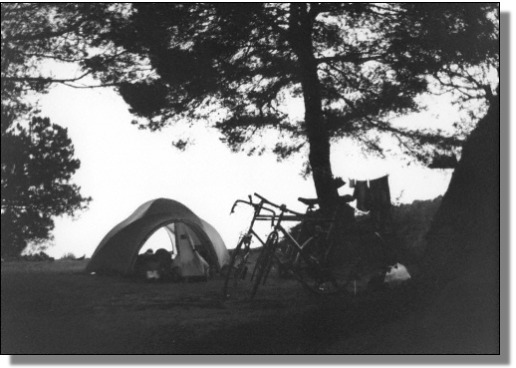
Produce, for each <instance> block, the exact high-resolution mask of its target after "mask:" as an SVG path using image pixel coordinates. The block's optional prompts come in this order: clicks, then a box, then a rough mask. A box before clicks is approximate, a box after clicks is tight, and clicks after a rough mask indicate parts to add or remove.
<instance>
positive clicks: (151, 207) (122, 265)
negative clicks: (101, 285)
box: [86, 198, 229, 277]
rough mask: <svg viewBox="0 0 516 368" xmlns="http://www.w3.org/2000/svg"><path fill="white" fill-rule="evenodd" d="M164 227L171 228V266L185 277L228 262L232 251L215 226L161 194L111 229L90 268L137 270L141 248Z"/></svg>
mask: <svg viewBox="0 0 516 368" xmlns="http://www.w3.org/2000/svg"><path fill="white" fill-rule="evenodd" d="M161 228H163V229H165V230H166V231H167V233H168V235H169V238H170V241H171V245H172V251H173V253H174V254H175V258H174V260H173V261H172V262H171V263H170V268H174V267H175V268H176V270H177V271H178V272H179V274H180V275H181V276H182V277H194V276H200V277H207V276H208V275H209V269H212V270H215V271H219V270H220V269H221V268H222V267H223V266H224V265H226V264H227V262H228V260H229V254H228V251H227V249H226V246H225V244H224V241H223V240H222V238H221V236H220V235H219V233H218V232H217V230H215V228H214V227H213V226H211V225H210V224H208V223H207V222H206V221H204V220H202V219H201V218H199V217H198V216H197V215H195V214H194V213H193V212H192V211H191V210H190V209H188V208H187V207H186V206H184V205H183V204H181V203H179V202H177V201H174V200H171V199H166V198H159V199H155V200H152V201H149V202H146V203H144V204H142V205H141V206H140V207H138V209H137V210H136V211H134V213H133V214H132V215H130V216H129V217H128V218H127V219H125V220H124V221H122V222H121V223H119V224H118V225H116V226H115V227H114V228H113V229H112V230H111V231H109V232H108V234H107V235H106V236H105V237H104V239H102V241H101V242H100V244H99V245H98V247H97V249H96V250H95V252H94V253H93V255H92V257H91V260H90V262H89V263H88V265H87V266H86V271H87V272H90V273H91V272H96V273H118V274H122V275H131V274H134V273H135V272H136V271H137V269H136V266H137V265H139V263H138V264H137V259H138V252H139V250H140V249H141V248H142V246H143V245H144V243H145V241H146V240H147V239H149V237H150V236H151V235H152V234H153V233H155V232H156V231H157V230H159V229H161ZM164 251H166V250H165V249H164ZM156 253H158V252H156ZM167 253H168V252H167ZM151 256H152V257H154V256H156V254H154V255H151ZM156 267H159V262H158V265H157V266H156ZM150 271H153V270H150ZM154 276H155V274H153V276H152V277H154Z"/></svg>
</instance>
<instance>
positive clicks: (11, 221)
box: [2, 117, 91, 256]
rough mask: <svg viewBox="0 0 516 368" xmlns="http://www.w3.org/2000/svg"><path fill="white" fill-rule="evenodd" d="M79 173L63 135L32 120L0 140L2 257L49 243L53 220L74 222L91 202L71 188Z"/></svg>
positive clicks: (61, 130) (41, 120) (45, 121)
mask: <svg viewBox="0 0 516 368" xmlns="http://www.w3.org/2000/svg"><path fill="white" fill-rule="evenodd" d="M79 167H80V161H79V160H77V159H76V158H74V148H73V145H72V142H71V140H70V138H69V137H68V134H67V131H66V129H64V128H62V127H60V126H59V125H56V124H51V123H50V120H49V119H48V118H38V117H34V118H32V120H31V121H30V123H29V128H28V129H27V128H25V127H23V126H22V125H21V124H17V125H16V127H15V129H11V130H9V131H8V132H6V133H5V134H3V135H2V256H6V255H7V256H15V255H18V254H20V253H21V252H22V251H23V249H25V247H26V246H27V243H28V242H41V241H44V240H46V239H48V238H49V237H50V232H51V230H52V229H53V227H54V222H53V217H55V216H60V215H65V214H66V215H70V216H72V215H73V214H74V213H75V212H76V211H78V210H82V209H84V208H85V207H86V206H87V204H88V202H89V201H90V200H91V199H90V198H84V197H82V196H81V195H80V194H79V193H80V188H79V187H78V186H77V185H75V184H71V183H70V179H71V177H72V175H73V173H74V172H75V171H76V170H77V169H78V168H79Z"/></svg>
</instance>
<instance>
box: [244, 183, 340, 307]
mask: <svg viewBox="0 0 516 368" xmlns="http://www.w3.org/2000/svg"><path fill="white" fill-rule="evenodd" d="M255 196H256V197H258V198H259V199H260V200H261V202H260V203H263V204H265V205H267V206H270V207H273V208H275V209H277V210H278V211H279V214H278V215H276V219H275V223H274V226H273V230H272V232H271V233H270V234H269V236H268V237H267V240H266V242H265V244H264V246H263V250H262V252H261V254H260V256H259V258H258V260H257V262H256V265H255V268H254V271H253V276H252V277H251V280H253V279H254V282H253V286H252V289H251V294H250V298H251V299H252V298H254V296H255V295H256V293H257V291H258V288H259V286H260V285H264V284H265V282H266V281H267V278H268V276H269V274H270V272H271V269H272V266H273V263H274V261H276V262H277V263H278V264H279V265H281V267H283V268H286V269H287V270H288V271H289V272H290V274H291V275H292V276H293V277H294V278H296V279H297V280H298V281H299V282H300V283H301V284H302V285H303V286H304V287H305V288H307V289H308V290H309V291H310V292H312V293H315V294H319V295H321V294H334V293H338V292H339V291H341V290H343V288H344V286H345V283H344V284H343V283H341V282H339V280H337V277H336V276H335V274H334V273H333V272H332V270H331V269H330V267H329V263H328V259H329V256H330V254H331V252H332V249H333V246H334V243H335V242H334V241H333V240H334V239H332V237H333V236H334V235H335V234H334V233H335V229H336V225H337V220H338V219H337V211H335V212H334V215H333V216H332V217H330V218H324V217H320V216H317V215H316V214H315V213H314V211H313V206H314V205H315V204H317V200H315V199H305V198H299V200H300V201H301V202H302V203H304V204H306V205H307V206H308V209H307V213H305V214H302V213H299V212H296V211H293V210H290V209H288V208H287V207H286V206H285V205H284V204H282V205H278V204H275V203H273V202H271V201H269V200H267V199H266V198H264V197H262V196H260V195H259V194H257V193H255ZM346 199H347V198H346ZM283 221H298V222H300V223H301V225H302V226H301V228H302V229H303V228H306V225H307V224H308V223H310V222H314V223H316V225H315V226H313V228H314V230H313V231H312V233H311V234H309V235H308V236H307V237H306V239H304V240H303V241H302V242H300V239H298V240H296V239H295V238H294V237H293V236H292V235H291V234H290V232H289V231H288V230H287V229H285V227H284V226H283V225H282V222H283ZM324 225H326V226H324ZM280 233H281V234H282V235H283V236H284V241H286V242H287V244H288V247H287V248H286V251H285V250H284V251H280V249H279V234H280Z"/></svg>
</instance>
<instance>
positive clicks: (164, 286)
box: [0, 202, 500, 354]
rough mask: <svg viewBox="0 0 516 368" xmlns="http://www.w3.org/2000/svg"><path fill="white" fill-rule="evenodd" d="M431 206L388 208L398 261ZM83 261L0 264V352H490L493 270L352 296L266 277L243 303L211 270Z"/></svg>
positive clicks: (495, 306) (494, 333)
mask: <svg viewBox="0 0 516 368" xmlns="http://www.w3.org/2000/svg"><path fill="white" fill-rule="evenodd" d="M437 205H438V202H431V203H426V204H425V203H422V204H420V205H419V207H418V208H416V207H414V206H407V207H400V208H397V209H395V213H394V220H395V224H396V227H397V229H398V234H399V235H400V237H399V239H401V240H402V241H404V243H403V242H402V243H400V244H401V249H402V250H403V251H404V252H405V253H406V254H412V255H414V256H411V257H409V258H411V259H417V257H418V256H419V253H420V250H419V247H421V246H422V245H418V244H421V243H424V239H423V238H422V234H424V233H425V232H426V230H427V229H428V226H429V222H430V219H431V216H429V215H428V216H427V213H428V212H429V211H430V210H432V211H433V212H435V208H437ZM423 207H424V208H423ZM414 244H415V248H414ZM254 256H256V255H254ZM86 262H87V260H86V261H74V260H59V261H55V262H48V261H43V262H26V261H25V262H24V261H21V262H20V261H18V262H14V261H13V262H2V268H1V326H0V329H1V341H2V343H1V353H2V354H497V353H499V352H500V335H499V328H500V327H499V326H500V325H499V312H500V311H499V307H500V304H499V283H498V279H497V278H496V277H490V278H489V277H486V276H489V275H494V276H497V273H493V272H486V270H485V269H484V268H482V267H474V268H472V269H471V270H470V272H468V273H467V274H466V273H465V274H463V275H462V276H461V277H460V278H458V279H456V280H455V281H453V282H451V283H450V284H448V285H446V287H444V288H442V289H441V290H435V291H434V292H433V293H432V294H429V290H428V289H426V288H423V287H422V286H421V285H420V284H418V283H417V282H416V283H412V284H409V285H408V286H406V287H403V288H401V289H397V290H388V289H384V290H381V291H377V292H375V293H369V294H364V295H362V296H360V297H358V298H350V297H349V296H344V295H337V296H331V297H325V298H321V297H314V296H313V295H310V294H308V293H307V292H306V291H305V290H304V289H303V288H302V287H301V286H300V285H299V284H298V283H297V282H296V281H294V280H284V279H279V278H278V277H272V278H270V281H269V282H268V285H266V286H265V287H263V288H261V289H260V290H259V291H258V294H257V296H256V298H255V300H253V301H252V302H250V301H247V300H245V299H243V298H239V297H238V295H232V297H231V298H230V299H229V300H226V301H224V300H223V299H222V295H221V294H222V293H221V290H222V285H223V280H222V278H221V276H216V277H215V278H214V279H212V280H210V281H209V282H197V283H193V282H192V283H186V282H184V283H146V282H144V281H138V280H132V279H127V278H119V277H104V276H98V275H89V274H86V273H85V272H84V271H83V270H84V268H85V266H86Z"/></svg>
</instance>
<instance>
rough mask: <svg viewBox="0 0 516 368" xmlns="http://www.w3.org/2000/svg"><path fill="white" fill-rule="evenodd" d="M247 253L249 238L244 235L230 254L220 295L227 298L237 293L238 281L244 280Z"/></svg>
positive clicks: (246, 269) (246, 267) (246, 271)
mask: <svg viewBox="0 0 516 368" xmlns="http://www.w3.org/2000/svg"><path fill="white" fill-rule="evenodd" d="M249 253H250V238H249V236H247V235H246V236H244V237H242V239H240V241H239V242H238V245H237V246H236V248H235V249H234V250H233V252H232V254H231V258H230V260H229V266H228V271H227V274H226V277H225V280H224V286H223V288H222V296H223V298H224V299H227V298H229V297H230V296H231V295H234V294H235V293H237V292H238V289H239V287H238V286H239V283H240V284H241V283H242V282H244V281H245V279H246V276H247V273H248V262H247V259H248V258H249ZM240 286H242V285H240ZM241 288H244V287H241Z"/></svg>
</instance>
